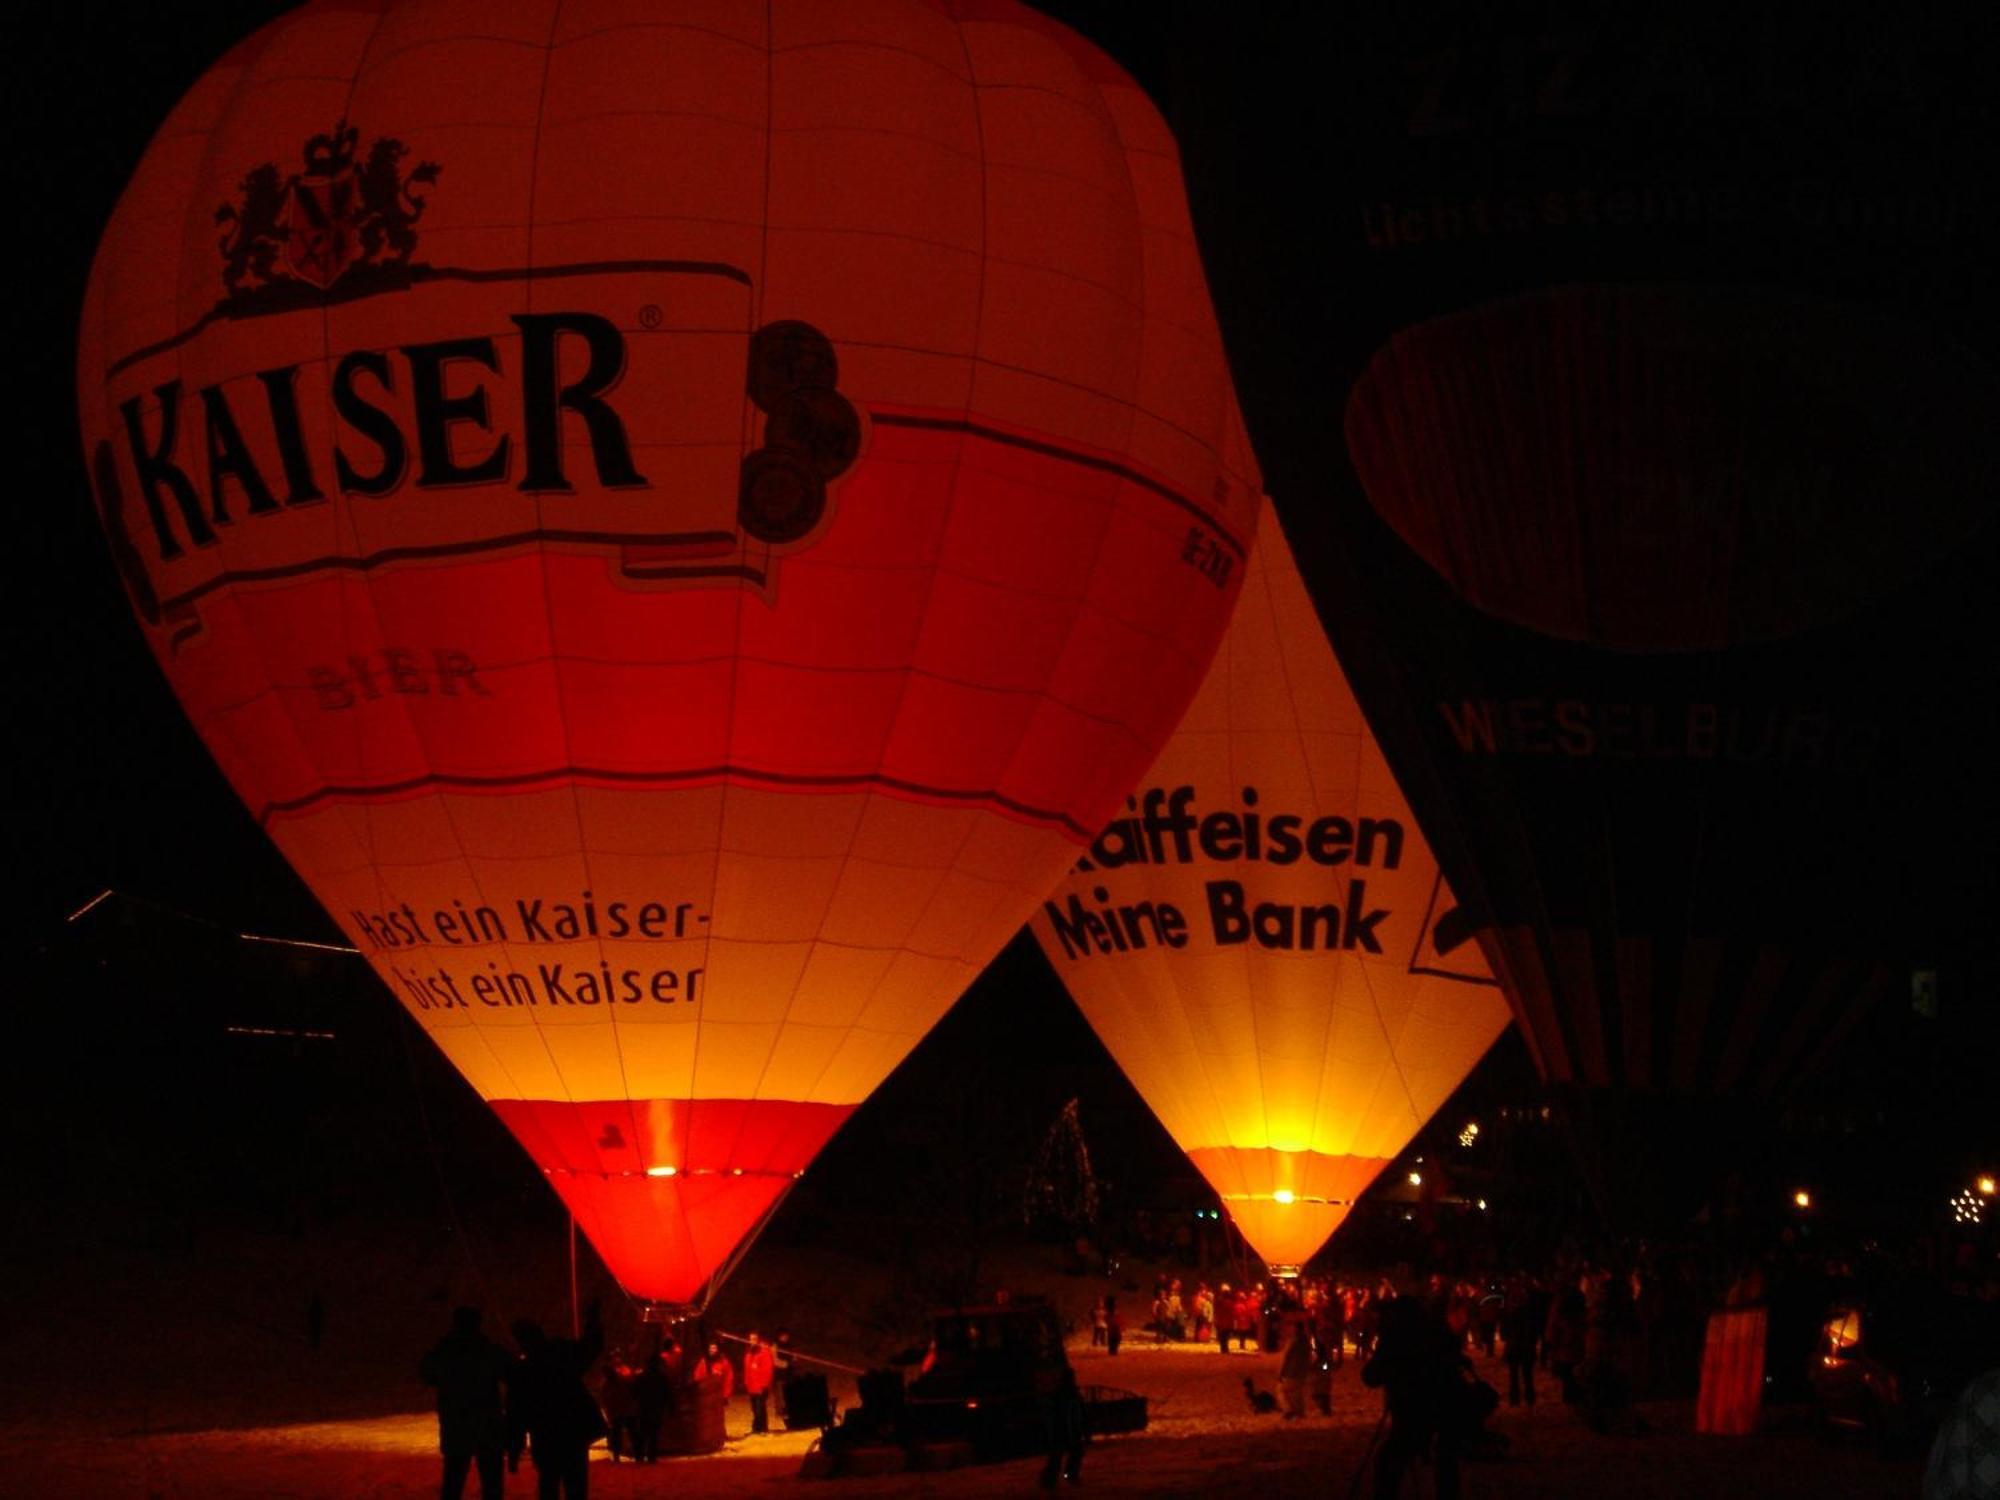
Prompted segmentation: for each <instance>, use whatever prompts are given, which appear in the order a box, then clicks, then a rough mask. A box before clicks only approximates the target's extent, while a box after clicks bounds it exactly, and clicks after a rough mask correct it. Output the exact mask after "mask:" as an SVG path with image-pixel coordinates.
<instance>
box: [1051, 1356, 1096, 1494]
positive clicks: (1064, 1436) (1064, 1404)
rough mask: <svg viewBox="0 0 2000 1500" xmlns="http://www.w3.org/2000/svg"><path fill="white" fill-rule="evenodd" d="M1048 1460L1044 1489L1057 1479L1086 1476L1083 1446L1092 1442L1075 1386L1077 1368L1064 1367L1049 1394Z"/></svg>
mask: <svg viewBox="0 0 2000 1500" xmlns="http://www.w3.org/2000/svg"><path fill="white" fill-rule="evenodd" d="M1048 1423H1049V1459H1048V1462H1047V1463H1045V1464H1043V1465H1042V1488H1043V1489H1045V1490H1052V1489H1054V1488H1055V1487H1056V1480H1057V1479H1066V1480H1068V1481H1069V1482H1070V1483H1071V1484H1076V1483H1078V1482H1079V1481H1080V1480H1081V1479H1082V1478H1083V1445H1084V1444H1085V1443H1086V1442H1088V1441H1089V1434H1088V1432H1087V1431H1086V1429H1085V1426H1084V1419H1083V1393H1082V1392H1081V1391H1079V1390H1078V1389H1077V1388H1076V1371H1074V1370H1072V1369H1071V1368H1070V1367H1069V1366H1068V1365H1064V1366H1063V1370H1062V1375H1061V1377H1060V1378H1059V1379H1058V1380H1057V1382H1056V1388H1055V1392H1054V1394H1053V1395H1051V1396H1050V1397H1049V1415H1048Z"/></svg>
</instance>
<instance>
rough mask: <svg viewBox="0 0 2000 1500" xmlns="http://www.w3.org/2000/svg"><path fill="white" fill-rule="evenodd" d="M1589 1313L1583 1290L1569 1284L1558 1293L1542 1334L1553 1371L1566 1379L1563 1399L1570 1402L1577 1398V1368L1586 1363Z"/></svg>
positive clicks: (1561, 1379)
mask: <svg viewBox="0 0 2000 1500" xmlns="http://www.w3.org/2000/svg"><path fill="white" fill-rule="evenodd" d="M1588 1316H1589V1314H1588V1311H1587V1309H1586V1307H1585V1304H1584V1300H1583V1291H1582V1289H1581V1288H1580V1287H1577V1286H1575V1285H1570V1286H1565V1287H1563V1288H1562V1289H1561V1290H1559V1291H1558V1292H1557V1293H1556V1295H1555V1301H1554V1303H1553V1304H1552V1305H1551V1306H1550V1308H1549V1323H1548V1327H1547V1329H1546V1330H1545V1331H1544V1332H1543V1334H1542V1342H1543V1345H1544V1347H1545V1349H1546V1351H1547V1353H1548V1357H1549V1370H1550V1372H1551V1373H1552V1374H1553V1375H1554V1376H1555V1377H1556V1379H1557V1380H1559V1381H1561V1382H1562V1396H1563V1400H1564V1401H1565V1402H1568V1403H1570V1404H1574V1403H1575V1401H1576V1398H1577V1385H1576V1367H1577V1366H1578V1365H1580V1364H1582V1363H1583V1329H1584V1323H1585V1321H1586V1320H1587V1318H1588Z"/></svg>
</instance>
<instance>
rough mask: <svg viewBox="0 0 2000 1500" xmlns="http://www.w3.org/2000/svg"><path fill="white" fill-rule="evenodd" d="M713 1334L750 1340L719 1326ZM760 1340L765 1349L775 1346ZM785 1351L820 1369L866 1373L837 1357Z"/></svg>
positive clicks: (730, 1340)
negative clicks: (823, 1357)
mask: <svg viewBox="0 0 2000 1500" xmlns="http://www.w3.org/2000/svg"><path fill="white" fill-rule="evenodd" d="M715 1336H716V1338H717V1339H719V1340H721V1341H722V1342H723V1343H725V1344H743V1345H746V1346H747V1345H748V1344H749V1342H750V1340H749V1339H747V1338H745V1337H744V1336H743V1335H742V1334H740V1333H727V1332H724V1331H723V1330H722V1329H720V1328H718V1329H716V1330H715ZM761 1342H762V1344H763V1346H764V1347H765V1348H766V1349H772V1348H775V1347H776V1345H774V1344H773V1343H772V1342H771V1341H770V1340H769V1339H762V1340H761ZM785 1353H786V1354H787V1355H788V1356H789V1357H790V1358H792V1359H795V1360H798V1361H800V1362H801V1363H803V1364H808V1365H818V1366H819V1367H820V1368H821V1369H825V1370H838V1371H840V1373H841V1374H843V1375H856V1376H859V1375H866V1374H867V1373H868V1372H867V1371H866V1370H863V1369H861V1368H859V1367H858V1366H855V1365H844V1364H842V1363H841V1362H840V1361H839V1360H837V1359H821V1358H820V1357H819V1356H818V1355H817V1354H801V1353H800V1352H799V1351H798V1350H796V1349H787V1350H785Z"/></svg>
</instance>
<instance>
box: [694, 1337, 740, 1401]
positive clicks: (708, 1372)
mask: <svg viewBox="0 0 2000 1500" xmlns="http://www.w3.org/2000/svg"><path fill="white" fill-rule="evenodd" d="M688 1378H689V1379H690V1380H697V1381H700V1380H713V1381H717V1382H719V1383H720V1384H721V1386H722V1400H723V1403H724V1404H725V1405H727V1404H728V1401H729V1398H730V1397H731V1396H733V1395H735V1394H736V1367H735V1366H734V1365H732V1364H731V1363H730V1362H729V1357H728V1356H727V1355H725V1354H724V1353H723V1352H722V1346H721V1345H720V1344H717V1343H713V1342H711V1343H710V1344H709V1346H708V1353H706V1354H704V1355H703V1356H702V1357H701V1358H700V1359H698V1360H696V1361H695V1364H694V1374H693V1375H691V1376H689V1377H688Z"/></svg>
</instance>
